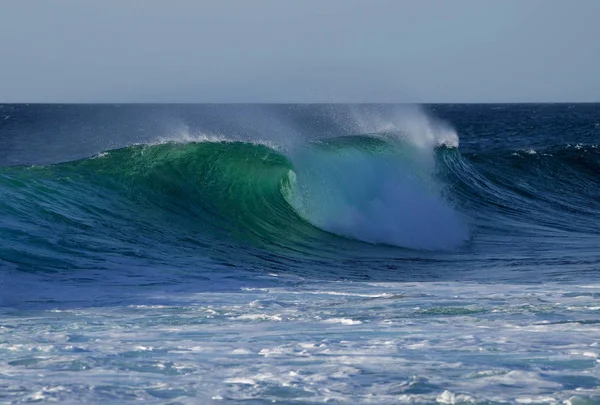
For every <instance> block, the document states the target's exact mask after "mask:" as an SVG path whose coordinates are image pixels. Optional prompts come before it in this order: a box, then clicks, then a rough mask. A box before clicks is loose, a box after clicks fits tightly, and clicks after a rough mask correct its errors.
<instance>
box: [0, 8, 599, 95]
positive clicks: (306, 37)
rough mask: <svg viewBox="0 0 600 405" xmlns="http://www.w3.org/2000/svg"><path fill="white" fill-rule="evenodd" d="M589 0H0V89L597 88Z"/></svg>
mask: <svg viewBox="0 0 600 405" xmlns="http://www.w3.org/2000/svg"><path fill="white" fill-rule="evenodd" d="M599 38H600V0H574V1H567V0H562V1H559V0H502V1H500V0H497V1H491V0H452V1H449V0H411V1H409V0H372V1H367V0H327V1H325V0H324V1H316V0H304V1H284V0H253V1H243V0H239V1H233V0H205V1H202V0H173V1H166V0H164V1H157V0H144V1H133V0H102V1H76V0H71V1H66V0H45V1H43V0H38V1H35V0H31V1H21V0H0V55H1V58H2V60H1V63H0V102H537V101H540V102H560V101H600V40H599Z"/></svg>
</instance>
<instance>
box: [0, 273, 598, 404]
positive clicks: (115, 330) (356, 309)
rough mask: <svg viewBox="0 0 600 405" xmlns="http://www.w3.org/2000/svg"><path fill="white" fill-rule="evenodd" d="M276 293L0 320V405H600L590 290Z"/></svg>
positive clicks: (286, 286) (125, 303) (361, 288)
mask: <svg viewBox="0 0 600 405" xmlns="http://www.w3.org/2000/svg"><path fill="white" fill-rule="evenodd" d="M282 279H284V277H282ZM280 283H281V284H278V286H273V285H271V286H270V287H269V288H263V287H258V286H247V287H246V288H244V289H240V288H237V289H236V290H229V291H226V292H225V291H223V292H219V291H210V289H208V290H207V291H205V292H201V291H192V288H191V287H190V290H189V291H187V292H186V291H181V292H180V293H176V292H173V293H169V294H159V293H158V292H157V295H156V296H149V295H146V296H143V297H140V296H138V297H128V296H127V295H123V294H121V295H120V296H119V300H117V301H115V302H118V304H116V305H112V306H95V303H96V302H97V301H94V299H93V296H94V294H89V297H90V298H89V302H87V305H81V304H82V302H83V301H77V302H78V303H79V304H78V305H77V307H75V305H67V307H65V308H55V307H52V306H50V307H48V308H47V309H45V308H43V307H42V308H40V307H39V304H37V303H36V304H35V305H37V307H35V308H34V309H29V310H16V309H15V308H11V307H4V308H0V325H2V328H0V337H1V343H0V358H2V361H1V362H0V372H1V373H2V374H3V375H4V376H5V377H6V378H5V379H4V380H3V381H0V390H1V392H2V393H3V395H4V396H5V400H6V401H7V402H11V403H12V402H14V403H16V402H22V401H28V400H39V401H63V402H66V403H81V402H105V401H112V402H114V401H117V402H123V401H126V400H136V401H138V402H143V403H149V402H157V401H159V402H160V401H163V400H166V399H168V400H169V401H171V402H180V403H211V401H221V400H226V401H246V402H265V401H273V400H275V401H277V402H282V403H291V402H298V403H303V402H304V403H323V402H326V401H337V402H340V403H352V404H361V403H371V404H388V403H440V404H451V403H474V404H477V403H490V402H492V403H546V402H548V403H566V404H572V405H579V404H585V403H595V402H597V401H598V400H599V399H600V398H599V395H598V391H597V387H598V384H599V382H600V367H598V364H599V363H598V355H599V351H598V347H599V346H598V344H599V343H598V329H597V324H595V323H593V322H592V323H589V322H588V323H585V322H581V323H577V321H589V320H592V316H593V314H594V313H593V312H591V311H589V310H586V309H585V308H587V307H592V306H594V305H597V303H595V300H597V296H598V294H600V285H594V284H586V285H582V286H578V285H560V284H542V285H497V284H496V285H490V284H474V283H472V284H461V283H357V282H352V283H351V282H319V283H308V282H304V283H300V282H299V281H298V280H295V281H294V283H287V281H286V280H282V281H281V282H280ZM581 291H585V293H586V294H585V295H584V294H578V293H580V292H581ZM63 292H64V291H63ZM331 292H336V293H338V294H331ZM407 292H409V294H408V293H407ZM389 296H401V297H402V299H385V297H389ZM373 297H375V298H381V299H372V298H373ZM142 298H143V299H142ZM77 299H80V298H79V297H78V298H77ZM569 307H580V308H581V310H580V311H573V310H568V309H567V308H569ZM474 308H476V309H477V311H474V310H473V309H474ZM208 310H210V311H208ZM278 319H281V320H285V322H282V321H280V320H278ZM541 322H544V323H541ZM40 375H43V376H44V377H43V378H41V377H40ZM17 377H18V384H17V383H15V382H14V381H15V380H14V378H17ZM98 387H101V389H100V388H98ZM212 398H216V399H212ZM219 398H221V399H219ZM223 398H225V399H223ZM586 401H587V402H586Z"/></svg>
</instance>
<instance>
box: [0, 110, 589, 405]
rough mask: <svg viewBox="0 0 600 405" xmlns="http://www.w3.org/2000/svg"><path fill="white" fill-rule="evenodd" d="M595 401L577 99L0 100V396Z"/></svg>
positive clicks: (585, 123) (585, 150) (585, 145)
mask: <svg viewBox="0 0 600 405" xmlns="http://www.w3.org/2000/svg"><path fill="white" fill-rule="evenodd" d="M53 401H54V402H56V401H58V402H63V403H72V404H77V403H82V402H88V403H130V402H131V403H133V402H136V403H148V404H163V403H164V404H225V403H243V404H249V405H255V404H271V403H283V404H320V403H333V404H403V403H415V404H440V403H441V404H458V403H465V404H467V403H468V404H568V405H577V404H579V405H583V404H598V403H600V104H540V105H536V104H527V105H518V104H508V105H500V104H495V105H494V104H487V105H475V104H473V105H458V104H457V105H425V106H407V105H7V104H5V105H0V403H2V404H12V403H23V402H53Z"/></svg>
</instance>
